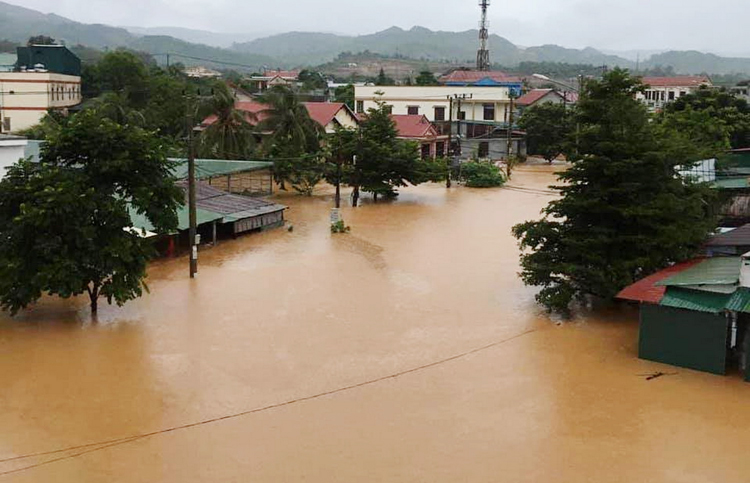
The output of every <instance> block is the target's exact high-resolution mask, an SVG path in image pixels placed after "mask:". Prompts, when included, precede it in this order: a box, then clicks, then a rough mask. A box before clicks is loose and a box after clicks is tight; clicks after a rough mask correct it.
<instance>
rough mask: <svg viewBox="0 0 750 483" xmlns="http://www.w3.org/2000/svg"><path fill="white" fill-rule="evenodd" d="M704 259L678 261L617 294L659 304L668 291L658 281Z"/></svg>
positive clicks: (629, 298) (622, 297)
mask: <svg viewBox="0 0 750 483" xmlns="http://www.w3.org/2000/svg"><path fill="white" fill-rule="evenodd" d="M702 261H703V259H702V258H698V259H695V260H688V261H687V262H683V263H678V264H676V265H673V266H671V267H669V268H665V269H664V270H661V271H659V272H656V273H655V274H653V275H650V276H648V277H646V278H643V279H641V280H639V281H637V282H636V283H634V284H633V285H630V286H629V287H626V288H625V289H623V290H622V291H621V292H620V293H619V294H617V298H618V299H622V300H632V301H634V302H645V303H651V304H658V303H659V301H661V299H662V298H663V297H664V293H665V292H666V291H667V288H666V287H661V286H657V285H656V284H657V282H661V281H662V280H664V279H667V278H669V277H671V276H673V275H675V274H678V273H680V272H682V271H685V270H687V269H688V268H690V267H693V266H695V265H697V264H698V263H700V262H702Z"/></svg>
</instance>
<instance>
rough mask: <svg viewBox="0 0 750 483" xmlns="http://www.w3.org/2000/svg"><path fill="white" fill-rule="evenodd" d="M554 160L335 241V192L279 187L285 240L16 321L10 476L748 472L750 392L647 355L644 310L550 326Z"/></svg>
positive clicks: (267, 239) (2, 372)
mask: <svg viewBox="0 0 750 483" xmlns="http://www.w3.org/2000/svg"><path fill="white" fill-rule="evenodd" d="M551 171H552V170H551V169H550V168H547V167H544V166H529V167H524V168H522V169H520V170H518V171H517V173H516V175H515V176H514V180H513V185H514V186H520V187H523V188H524V189H523V190H516V189H502V190H484V191H477V190H470V189H466V188H459V189H453V190H450V191H447V190H446V189H445V188H443V187H440V186H436V185H434V186H423V187H419V188H410V189H406V190H403V194H402V196H401V197H400V198H399V200H398V201H397V202H395V203H386V204H378V205H373V204H366V205H365V206H363V207H362V208H359V209H357V210H351V209H345V210H344V217H345V219H346V221H347V223H348V224H349V225H351V226H352V233H351V234H349V235H340V236H331V235H330V233H329V230H328V209H329V208H330V194H329V193H328V192H322V193H320V194H319V196H316V197H315V198H313V199H303V198H299V197H294V196H286V197H281V202H282V203H285V204H287V205H289V206H290V208H291V209H290V211H289V212H288V219H289V220H290V221H291V223H292V224H293V225H294V231H293V232H288V231H287V230H276V231H272V232H267V233H264V234H260V235H256V236H250V237H244V238H241V239H238V240H235V241H230V242H226V243H224V244H222V245H220V246H219V247H218V248H216V249H212V250H207V251H204V252H202V253H201V260H200V274H199V278H198V279H197V280H196V281H190V280H189V279H188V278H187V276H186V275H187V260H186V259H179V260H169V261H162V262H158V263H156V264H155V265H154V266H153V267H152V268H151V270H150V281H149V285H150V288H151V294H150V295H147V296H145V297H143V298H142V299H140V300H138V301H135V302H132V303H130V304H128V305H127V306H125V307H124V308H113V307H103V308H102V309H101V312H102V313H101V314H100V317H99V321H98V322H97V323H92V322H91V320H90V317H89V315H88V312H87V307H86V305H85V300H78V301H68V302H63V301H59V300H56V299H49V300H45V301H43V302H42V303H41V304H39V305H38V306H37V307H35V308H34V309H33V310H30V311H28V312H26V313H24V314H21V315H20V316H18V317H17V318H15V319H10V318H9V317H7V316H4V315H2V316H0V460H4V462H2V463H0V473H4V472H9V471H13V470H19V471H17V472H13V473H6V474H5V475H4V476H0V481H14V482H16V481H17V482H39V481H55V482H102V483H103V482H114V481H117V482H120V481H122V482H159V481H165V482H180V483H182V482H208V481H211V482H213V481H216V482H229V481H237V482H240V481H241V482H246V481H252V482H280V481H306V482H321V483H322V482H354V481H356V482H369V481H378V482H386V481H388V482H391V481H394V482H456V481H476V482H486V481H508V482H537V481H554V482H583V481H592V482H636V481H649V482H746V481H750V459H748V457H747V448H748V447H750V386H748V385H746V384H744V383H742V382H741V381H740V379H739V378H738V377H729V378H722V377H716V376H710V375H704V374H700V373H696V372H691V371H687V370H681V369H680V370H674V369H672V368H667V367H665V366H661V365H659V364H654V363H649V362H645V361H639V360H638V359H637V357H636V339H637V324H636V313H635V312H633V311H632V310H622V309H619V310H614V309H613V310H610V311H605V312H599V313H595V314H583V315H581V316H579V317H578V319H577V320H576V321H575V322H574V323H570V324H565V325H557V323H556V321H555V320H551V319H550V318H549V317H548V316H547V315H546V314H545V313H544V312H543V311H542V310H540V308H539V307H538V306H537V305H536V304H535V303H534V299H533V298H534V290H533V289H529V288H526V287H524V286H523V284H522V283H521V282H520V281H519V280H518V278H517V277H516V273H517V272H518V269H519V267H518V249H517V246H516V243H515V240H514V239H513V238H512V237H511V236H510V228H511V226H513V225H514V224H515V223H518V222H520V221H524V220H526V219H531V218H536V217H537V216H538V214H539V210H540V209H541V208H542V207H543V206H544V205H545V204H546V203H547V202H548V201H549V200H550V199H551V197H550V196H549V195H547V194H545V193H544V192H542V191H537V189H543V188H545V187H546V186H547V185H548V184H549V183H550V182H552V179H553V178H552V175H551ZM529 188H531V190H529ZM454 356H460V357H456V358H454ZM440 361H444V362H442V363H440ZM655 371H665V372H676V373H677V374H676V375H673V376H668V377H663V378H661V379H657V380H654V381H650V382H647V381H646V380H645V378H644V377H643V376H642V375H643V374H648V373H650V372H655ZM396 374H401V375H399V376H398V377H388V376H391V375H396ZM316 395H318V396H319V397H313V398H310V397H311V396H316ZM308 398H309V399H308ZM295 401H296V402H295ZM284 402H291V404H287V405H282V406H279V404H281V403H284ZM263 408H266V409H263ZM254 410H258V411H256V412H250V413H247V414H244V415H242V416H239V417H234V418H230V419H224V420H219V421H215V422H212V423H209V424H202V425H198V426H193V427H187V428H183V429H176V430H174V431H169V432H166V433H162V434H155V435H152V436H149V437H145V438H141V439H137V440H133V441H129V442H123V441H119V442H118V441H115V440H119V439H121V438H127V437H131V436H137V435H142V434H149V433H153V432H156V431H160V430H164V429H169V428H177V427H181V426H184V425H189V424H192V423H196V422H200V421H206V420H212V419H216V418H223V417H225V416H230V415H237V414H239V413H246V412H248V411H254ZM99 442H111V443H109V444H99V445H94V446H85V447H79V448H74V449H69V450H66V451H62V452H58V453H51V454H42V455H38V456H32V457H24V456H27V455H33V454H38V453H46V452H50V451H56V450H59V449H64V448H73V447H78V446H81V445H88V444H92V443H99ZM14 457H22V458H21V459H15V460H9V461H8V460H7V459H8V458H14ZM35 465H40V466H35Z"/></svg>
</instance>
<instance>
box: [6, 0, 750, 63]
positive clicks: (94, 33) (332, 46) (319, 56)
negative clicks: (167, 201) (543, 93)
mask: <svg viewBox="0 0 750 483" xmlns="http://www.w3.org/2000/svg"><path fill="white" fill-rule="evenodd" d="M133 29H136V30H137V29H138V28H135V27H133ZM141 31H142V32H148V31H149V29H148V28H144V29H141ZM151 31H152V32H156V31H170V32H171V33H173V34H174V35H142V34H136V33H133V32H130V31H129V30H127V29H125V28H121V27H112V26H109V25H105V24H84V23H80V22H76V21H74V20H70V19H67V18H65V17H62V16H60V15H57V14H54V13H49V14H45V13H42V12H38V11H36V10H32V9H28V8H25V7H21V6H17V5H12V4H8V3H5V2H3V1H1V0H0V40H3V39H4V38H5V39H7V40H10V41H14V42H19V43H23V42H25V41H26V40H27V39H28V38H29V37H30V36H33V35H39V34H43V35H49V36H51V37H54V38H56V39H59V40H62V41H65V42H67V43H68V44H71V45H74V44H80V45H84V46H86V47H92V48H97V49H108V48H117V47H125V48H131V49H137V50H142V51H144V52H147V53H150V54H165V53H170V54H181V55H186V56H188V57H198V58H201V59H213V60H216V61H221V62H226V63H229V64H237V65H238V66H244V67H245V68H246V69H247V70H261V69H263V68H265V67H313V66H316V65H320V64H325V63H327V62H330V61H332V60H334V59H335V58H336V57H338V56H339V55H340V54H342V53H347V52H349V53H356V52H365V51H369V52H372V53H377V54H380V55H384V56H392V57H396V58H409V59H414V60H425V61H444V62H448V63H453V64H458V63H470V62H472V61H473V59H474V58H475V57H476V49H477V42H478V40H477V39H478V31H477V30H464V31H460V32H448V31H433V30H430V29H428V28H426V27H422V26H414V27H412V28H410V29H408V30H405V29H402V28H400V27H396V26H394V27H390V28H388V29H385V30H383V31H380V32H375V33H371V34H364V35H341V34H333V33H322V32H320V33H319V32H287V33H281V34H276V35H271V36H267V37H262V38H257V39H254V40H251V41H249V42H235V43H233V44H232V46H231V47H230V48H221V47H217V46H210V45H206V44H205V43H201V42H191V41H189V40H186V38H193V40H195V39H196V37H195V36H196V35H210V34H216V33H213V32H207V31H198V30H191V29H183V28H179V27H159V28H156V29H151ZM216 35H223V34H216ZM227 35H229V36H231V34H227ZM191 36H192V37H191ZM180 37H185V38H180ZM228 40H229V39H228V38H226V37H225V38H224V42H226V41H228ZM489 41H490V55H491V60H492V62H493V63H494V64H495V65H498V66H503V67H505V68H513V67H515V66H517V65H518V64H519V63H521V62H558V63H568V64H593V65H608V66H621V67H629V68H632V67H635V62H634V61H633V60H632V59H627V58H625V57H622V56H619V55H614V54H613V53H605V52H602V51H600V50H598V49H596V48H593V47H586V48H584V49H572V48H566V47H562V46H559V45H554V44H546V45H540V46H532V47H519V46H517V45H515V44H514V43H513V42H511V41H509V40H508V39H506V38H504V37H501V36H499V35H494V34H493V35H491V36H490V40H489ZM184 60H185V62H184V63H185V64H187V65H195V64H197V63H203V64H204V65H206V66H220V65H222V64H212V63H211V62H210V61H206V60H191V59H187V58H186V59H184ZM180 61H182V60H180ZM640 65H641V67H643V68H649V67H658V66H661V67H666V66H670V65H671V66H673V67H674V70H675V72H677V73H680V74H700V73H709V74H733V73H744V74H747V75H750V58H744V57H722V56H718V55H715V54H707V53H703V52H698V51H667V52H661V53H658V54H654V55H652V56H651V57H650V58H648V59H641V64H640Z"/></svg>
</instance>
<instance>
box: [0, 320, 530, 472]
mask: <svg viewBox="0 0 750 483" xmlns="http://www.w3.org/2000/svg"><path fill="white" fill-rule="evenodd" d="M538 330H539V329H530V330H527V331H525V332H523V333H521V334H517V335H515V336H513V337H509V338H507V339H502V340H499V341H496V342H493V343H491V344H487V345H484V346H482V347H478V348H476V349H471V350H468V351H466V352H462V353H460V354H456V355H454V356H451V357H447V358H445V359H440V360H438V361H435V362H431V363H429V364H424V365H421V366H417V367H413V368H411V369H407V370H404V371H401V372H397V373H394V374H390V375H387V376H382V377H378V378H376V379H370V380H368V381H364V382H360V383H358V384H352V385H350V386H344V387H340V388H338V389H333V390H330V391H326V392H321V393H318V394H314V395H312V396H305V397H301V398H297V399H291V400H288V401H285V402H281V403H277V404H272V405H269V406H264V407H260V408H255V409H250V410H248V411H243V412H239V413H234V414H229V415H226V416H221V417H218V418H213V419H205V420H202V421H198V422H195V423H190V424H184V425H180V426H174V427H171V428H167V429H162V430H159V431H153V432H150V433H143V434H140V435H135V436H128V437H125V438H118V439H112V440H109V441H100V442H98V443H90V444H84V445H79V446H69V447H67V448H62V449H57V450H53V451H44V452H39V453H31V454H26V455H21V456H15V457H10V458H5V459H0V464H1V463H8V462H11V461H20V460H25V459H29V458H34V457H40V456H50V455H54V454H60V453H65V452H68V451H75V450H80V449H86V448H92V449H88V450H86V451H81V452H78V453H75V454H72V455H67V456H61V457H59V458H55V459H52V460H49V461H45V462H42V463H37V464H33V465H29V466H25V467H22V468H16V469H14V470H8V471H4V472H2V473H0V476H6V475H10V474H13V473H20V472H22V471H28V470H31V469H34V468H39V467H41V466H46V465H50V464H52V463H56V462H59V461H64V460H67V459H73V458H77V457H79V456H83V455H85V454H88V453H93V452H95V451H100V450H103V449H106V448H111V447H115V446H120V445H123V444H127V443H130V442H135V441H140V440H142V439H146V438H150V437H153V436H158V435H162V434H167V433H173V432H176V431H180V430H185V429H191V428H196V427H199V426H205V425H209V424H214V423H218V422H222V421H227V420H232V419H238V418H241V417H243V416H248V415H251V414H257V413H262V412H266V411H270V410H273V409H278V408H282V407H285V406H291V405H293V404H299V403H303V402H307V401H312V400H315V399H320V398H323V397H327V396H333V395H335V394H340V393H343V392H348V391H351V390H354V389H359V388H362V387H366V386H372V385H374V384H378V383H380V382H384V381H387V380H389V379H396V378H399V377H402V376H406V375H409V374H414V373H416V372H422V371H424V370H427V369H431V368H433V367H437V366H440V365H443V364H447V363H449V362H453V361H456V360H459V359H464V358H466V357H468V356H471V355H474V354H477V353H480V352H485V351H487V350H489V349H493V348H495V347H498V346H501V345H503V344H506V343H508V342H512V341H514V340H516V339H520V338H522V337H525V336H527V335H530V334H533V333H535V332H538ZM94 446H100V447H98V448H93V447H94Z"/></svg>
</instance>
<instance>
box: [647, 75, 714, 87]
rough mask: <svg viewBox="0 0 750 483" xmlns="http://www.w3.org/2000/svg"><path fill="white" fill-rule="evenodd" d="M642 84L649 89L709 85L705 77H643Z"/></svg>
mask: <svg viewBox="0 0 750 483" xmlns="http://www.w3.org/2000/svg"><path fill="white" fill-rule="evenodd" d="M643 83H644V84H646V85H649V86H651V87H700V86H702V85H704V84H706V85H711V79H709V78H708V77H706V76H705V75H680V76H675V77H644V78H643Z"/></svg>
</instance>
